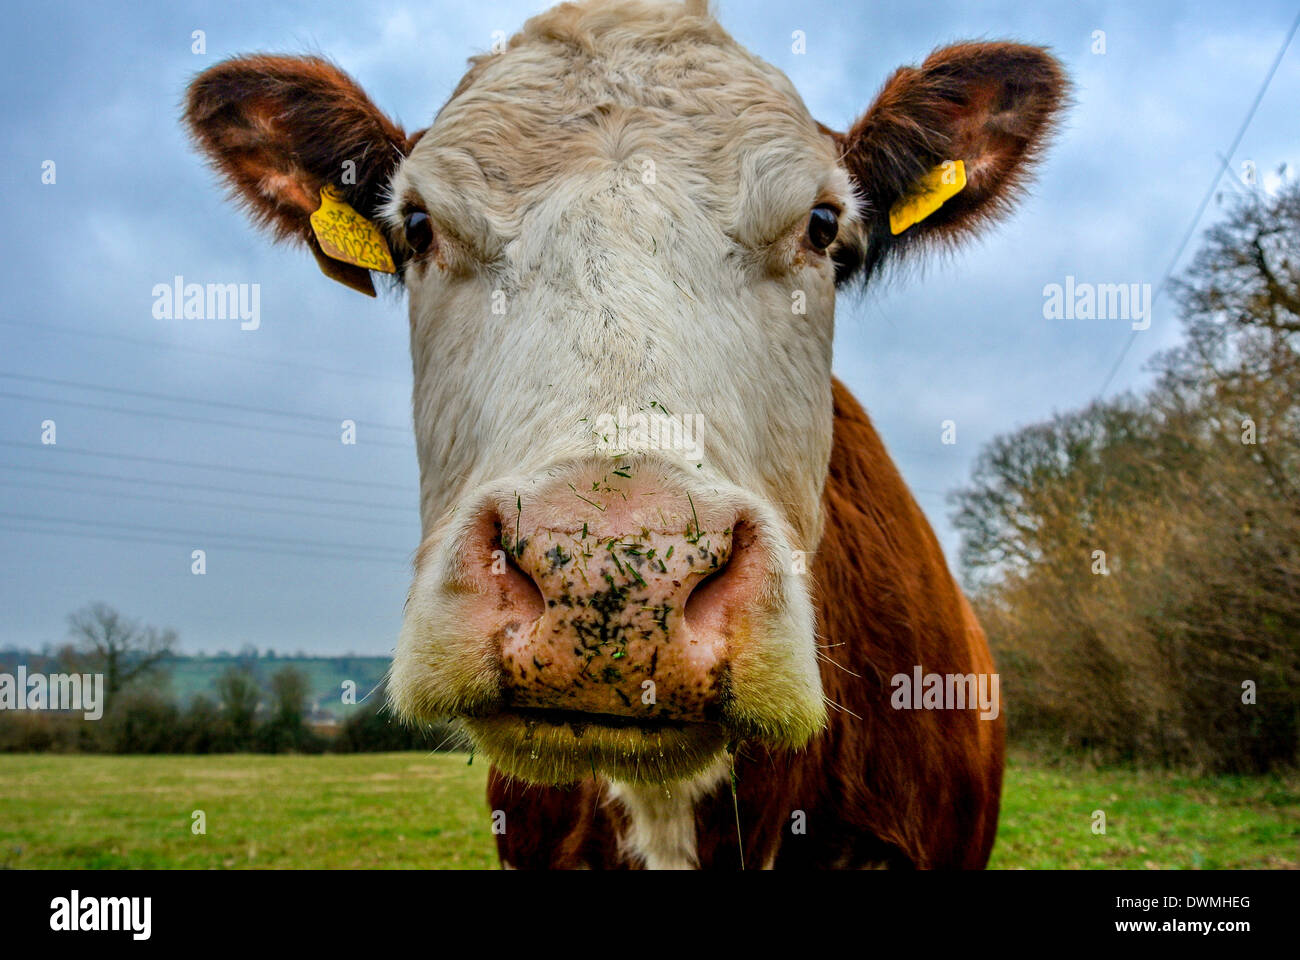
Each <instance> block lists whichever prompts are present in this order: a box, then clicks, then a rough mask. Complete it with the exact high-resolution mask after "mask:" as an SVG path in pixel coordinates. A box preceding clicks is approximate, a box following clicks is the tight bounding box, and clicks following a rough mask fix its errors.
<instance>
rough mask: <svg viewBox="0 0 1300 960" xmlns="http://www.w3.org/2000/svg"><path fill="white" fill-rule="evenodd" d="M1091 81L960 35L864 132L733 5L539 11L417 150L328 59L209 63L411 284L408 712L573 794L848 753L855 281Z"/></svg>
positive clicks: (294, 177)
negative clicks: (810, 750) (831, 535)
mask: <svg viewBox="0 0 1300 960" xmlns="http://www.w3.org/2000/svg"><path fill="white" fill-rule="evenodd" d="M1062 90H1063V82H1062V79H1061V75H1060V73H1059V70H1058V68H1057V66H1056V64H1055V62H1054V61H1053V60H1051V58H1050V57H1048V56H1047V55H1046V54H1044V53H1043V52H1042V51H1040V50H1037V49H1034V48H1026V47H1017V46H1009V45H989V44H981V45H965V46H960V47H953V48H948V49H947V50H944V51H940V52H938V53H936V54H935V55H934V56H932V57H931V58H930V59H929V60H928V61H927V62H926V63H925V64H924V65H923V66H922V67H920V68H919V69H913V68H908V69H905V70H900V71H899V72H898V73H896V74H895V75H894V77H893V78H892V79H891V80H890V81H889V83H888V84H887V85H886V86H885V88H884V90H883V91H882V92H881V94H880V96H879V98H878V100H877V102H876V105H875V106H873V108H872V109H871V110H870V111H869V112H868V113H867V114H866V115H865V116H864V117H863V119H862V120H861V121H860V122H859V123H858V124H857V125H856V126H855V127H854V128H853V130H851V131H850V132H849V133H848V134H843V135H840V134H835V133H832V132H830V131H828V130H826V129H825V128H823V127H821V126H820V125H818V124H817V123H816V122H815V121H814V120H813V119H812V118H811V117H810V116H809V115H808V112H807V110H806V109H805V108H804V106H803V103H802V102H801V100H800V99H799V97H798V95H797V94H796V92H795V91H794V89H793V88H792V87H791V85H790V83H789V82H788V80H787V79H786V78H785V77H784V76H783V75H782V74H781V73H780V72H779V71H777V70H775V69H773V68H772V67H770V66H768V65H766V64H764V63H762V62H761V61H759V60H757V59H756V58H754V57H753V56H751V55H749V54H748V53H746V52H745V51H744V50H742V49H741V48H740V47H738V46H737V45H736V44H735V43H734V42H733V41H732V40H731V39H730V38H729V37H728V36H727V35H726V34H725V33H724V32H723V31H722V29H721V28H720V27H719V26H718V25H717V24H716V23H715V22H714V21H713V20H712V19H711V18H709V17H708V16H707V13H706V12H705V11H704V10H703V9H702V6H701V5H698V4H688V5H686V6H685V7H683V6H681V5H677V4H668V5H659V4H647V3H642V2H621V3H619V2H595V3H589V4H585V5H565V6H562V7H559V8H557V9H556V10H554V11H552V12H550V13H548V14H545V15H543V16H540V17H537V18H535V19H534V20H532V21H530V22H529V23H528V24H527V25H526V26H525V28H524V30H523V32H522V33H521V34H519V35H518V36H517V37H515V38H514V39H513V40H512V41H511V43H510V45H509V47H508V49H506V50H504V51H502V52H498V53H494V54H492V55H487V56H482V57H478V58H475V59H474V60H473V61H472V66H471V68H470V70H469V72H468V74H467V75H466V76H465V78H464V80H463V81H462V82H461V84H460V86H459V87H458V89H457V90H456V92H455V93H454V94H453V96H452V98H451V100H450V101H449V102H448V103H447V104H446V105H445V106H444V107H443V109H442V111H441V112H440V113H439V114H438V116H437V118H436V119H435V120H434V122H433V124H432V125H431V126H430V127H429V128H428V129H427V130H424V131H422V132H421V133H420V134H417V135H415V136H410V137H408V136H407V135H406V134H405V133H404V132H403V131H401V130H400V129H398V128H397V127H396V126H395V125H393V124H392V123H391V122H390V121H388V120H387V119H386V118H385V117H384V116H383V115H382V114H381V113H380V112H379V111H378V110H377V109H376V108H375V107H374V106H373V105H372V104H371V103H370V101H369V100H368V99H367V98H366V97H365V95H364V94H363V93H362V92H361V91H360V90H359V88H357V87H356V86H355V85H354V84H353V83H352V81H351V80H349V79H348V78H347V77H345V76H343V75H342V74H341V73H340V72H339V71H337V70H336V69H335V68H334V67H332V66H331V65H329V64H327V63H325V62H323V61H320V60H317V59H313V58H283V57H251V58H243V59H237V60H233V61H228V62H227V63H225V64H221V65H219V66H217V67H214V68H212V69H211V70H209V71H207V72H206V73H204V74H203V75H201V76H200V77H199V78H198V79H197V80H196V81H195V83H194V84H193V86H192V87H191V91H190V99H189V104H188V113H187V118H188V120H189V122H190V124H191V126H192V129H193V131H194V133H195V136H196V139H197V140H198V142H199V144H200V146H201V147H202V149H204V150H205V151H206V152H207V153H208V154H209V155H210V156H211V157H212V158H213V159H214V160H215V162H216V165H217V167H218V168H219V169H220V170H221V171H222V172H223V173H224V174H225V175H226V176H227V178H228V179H229V181H230V182H231V183H232V184H233V185H234V187H235V188H236V190H237V191H238V192H239V194H240V196H241V197H242V199H243V200H245V201H246V202H247V203H248V204H249V205H250V206H251V208H252V209H253V212H254V213H255V214H256V215H257V216H258V217H259V218H261V219H262V220H264V221H265V222H267V223H269V224H270V225H271V226H272V227H273V228H275V229H276V230H277V231H278V232H279V233H280V234H281V235H283V236H289V237H294V238H300V239H302V240H303V241H305V242H306V243H307V244H308V245H309V246H311V247H312V249H313V251H314V252H315V253H316V254H317V257H318V259H319V260H320V261H321V263H322V266H323V268H325V269H326V272H327V273H329V274H330V275H331V276H334V277H336V278H337V279H341V280H343V281H344V282H347V283H349V284H351V285H353V286H357V287H360V288H362V289H365V288H367V287H368V286H369V278H368V275H367V274H366V272H365V270H363V269H362V268H361V267H358V266H355V265H353V266H349V265H346V264H343V263H341V262H339V261H337V260H335V259H334V258H331V257H329V256H327V255H326V254H325V253H324V252H323V251H322V250H321V242H320V240H319V238H318V237H317V236H316V235H315V234H314V233H313V231H312V228H311V226H310V222H309V216H310V214H311V213H312V212H313V211H315V210H316V209H317V207H318V206H320V205H321V200H320V191H321V188H322V187H325V186H332V187H333V188H334V189H335V190H337V191H338V192H339V193H340V194H341V195H342V196H343V198H344V200H345V201H346V202H347V203H348V204H350V205H351V207H352V208H354V209H355V210H356V211H357V212H358V214H359V215H360V216H363V217H366V218H368V219H369V220H371V221H372V222H373V223H375V224H377V225H378V229H379V230H380V231H381V232H382V235H383V237H384V238H385V240H386V242H387V244H388V245H389V247H390V248H391V251H392V254H393V257H394V260H395V261H396V263H397V264H398V267H399V271H400V277H401V280H402V282H403V283H404V284H405V287H406V290H407V292H408V295H409V298H410V320H411V352H412V357H413V361H414V373H415V386H414V412H415V423H416V433H417V446H418V453H419V460H420V468H421V487H420V489H421V517H422V521H423V536H424V539H423V543H422V544H421V546H420V549H419V552H418V554H417V560H416V565H415V566H416V570H415V578H414V582H413V584H412V586H411V590H410V594H409V597H408V600H407V605H406V615H405V622H404V625H403V628H402V632H401V636H400V638H399V641H398V647H397V656H396V660H395V662H394V666H393V671H392V676H391V680H390V695H391V697H392V700H393V703H394V704H395V705H396V707H397V709H398V711H399V712H400V713H401V714H402V715H403V716H404V717H406V718H407V719H410V720H415V721H420V720H433V719H438V718H441V717H447V716H455V717H459V718H462V719H463V721H464V722H465V724H466V726H467V727H468V729H469V731H470V733H471V735H472V736H473V738H474V739H475V741H476V743H477V744H478V745H479V747H480V748H481V749H482V750H483V751H484V752H485V753H486V754H487V755H488V756H489V757H490V758H491V759H492V760H493V761H494V762H495V763H496V764H498V765H499V766H500V767H502V768H503V769H505V770H507V771H508V772H510V773H513V774H515V775H517V776H520V777H523V778H525V779H529V780H534V781H538V782H552V783H562V782H570V781H573V780H576V779H579V778H581V777H582V776H584V775H586V774H588V773H590V772H592V771H593V770H600V771H603V772H606V773H608V774H609V775H611V776H613V777H615V778H617V779H622V780H628V781H651V782H658V781H668V780H674V779H681V778H684V777H688V776H690V775H692V774H694V773H696V772H698V771H701V770H703V769H705V768H706V767H709V766H711V765H713V761H715V760H716V758H717V757H718V755H719V753H720V752H721V751H722V750H723V749H724V748H725V747H726V746H727V745H728V743H730V742H732V741H735V740H737V739H753V740H757V741H761V742H764V743H766V744H767V745H769V746H773V747H788V748H797V747H800V746H802V745H804V744H806V743H807V742H808V741H809V739H810V738H812V737H813V736H815V735H816V734H817V732H818V730H819V729H820V728H821V726H822V724H823V723H824V719H825V705H824V703H823V695H822V687H821V682H820V679H819V677H820V674H819V669H818V663H817V645H816V633H815V617H814V613H813V601H812V590H813V586H814V585H813V584H812V583H811V582H810V578H809V576H808V572H809V571H810V570H811V560H810V558H811V557H812V555H813V554H814V552H815V551H816V549H817V544H818V540H819V538H820V536H821V531H822V527H823V503H822V490H823V486H824V483H825V479H826V471H827V463H828V459H829V455H830V448H831V440H832V410H831V340H832V332H833V315H834V302H835V288H836V283H837V281H839V282H843V281H845V280H847V279H848V278H849V277H850V276H853V275H855V274H857V275H861V276H865V275H868V274H870V273H872V272H874V270H876V269H877V268H878V267H879V266H880V265H881V264H883V263H884V262H886V261H887V260H888V259H889V258H890V257H891V256H894V255H896V254H897V253H899V252H901V251H902V250H904V249H905V248H907V247H908V246H912V245H914V243H915V242H917V241H924V240H926V239H937V240H942V239H947V238H953V237H956V236H959V235H960V234H961V233H963V232H965V231H969V230H970V229H972V228H973V227H974V226H976V225H978V224H979V223H980V222H981V221H982V220H984V219H987V218H989V217H990V216H991V215H993V214H996V213H997V212H998V211H999V210H1000V209H1002V208H1003V206H1005V201H1006V200H1007V198H1008V197H1009V196H1010V195H1011V192H1012V191H1013V189H1014V187H1015V185H1016V183H1017V180H1018V177H1019V175H1020V171H1021V170H1022V169H1023V167H1024V164H1025V161H1026V160H1028V159H1029V158H1031V157H1032V155H1033V153H1034V151H1035V149H1036V147H1037V145H1038V144H1039V143H1040V141H1041V139H1042V138H1043V136H1044V133H1045V131H1046V128H1047V127H1048V126H1049V124H1050V118H1051V116H1052V114H1053V112H1054V111H1055V109H1056V108H1057V107H1058V106H1059V103H1060V100H1061V97H1062ZM957 161H960V164H958V163H957ZM349 170H350V171H351V173H352V176H351V177H350V178H349V177H347V176H346V175H345V174H346V173H347V172H348V171H349ZM945 170H946V171H948V172H949V173H950V174H951V175H952V177H953V178H954V181H955V178H957V177H959V176H960V178H961V179H962V181H963V183H964V187H963V188H961V189H959V190H958V191H956V192H955V195H951V196H947V201H946V202H945V203H943V204H942V205H941V206H939V207H938V209H937V210H932V211H931V212H930V213H929V215H928V216H927V217H925V219H924V220H922V221H920V222H916V223H914V224H912V225H909V226H906V227H905V228H904V229H902V230H899V229H898V228H899V223H900V220H899V219H898V218H899V211H900V210H903V209H904V208H903V206H902V204H905V203H906V201H907V199H908V197H909V196H910V195H914V194H915V193H916V191H917V189H918V188H917V184H918V183H922V182H924V181H925V178H926V177H927V175H932V176H940V177H942V173H941V171H945ZM932 192H933V191H932ZM944 192H945V195H947V194H954V191H952V190H946V191H944ZM930 206H931V207H933V206H934V204H933V203H931V205H930ZM891 209H893V211H894V213H895V216H894V222H893V224H892V226H891V215H890V211H891ZM863 602H869V598H863Z"/></svg>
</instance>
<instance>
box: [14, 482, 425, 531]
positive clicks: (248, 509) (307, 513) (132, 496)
mask: <svg viewBox="0 0 1300 960" xmlns="http://www.w3.org/2000/svg"><path fill="white" fill-rule="evenodd" d="M0 486H2V487H23V488H26V489H32V490H40V491H43V492H44V491H51V490H53V491H58V492H59V493H75V494H79V495H80V496H90V497H106V498H109V499H113V500H143V501H145V502H146V503H175V504H179V505H181V506H185V507H202V508H206V509H213V510H236V511H239V512H241V513H268V514H272V515H274V516H291V517H311V518H312V519H316V520H334V521H343V522H345V523H370V524H378V525H380V526H385V527H402V528H405V529H408V530H409V529H410V528H411V523H410V522H403V521H401V520H382V519H380V518H378V517H349V516H341V515H339V514H337V513H315V512H313V511H311V510H290V509H288V508H286V507H257V506H253V505H251V504H242V503H212V502H211V501H206V500H183V499H181V498H179V497H160V496H158V495H157V494H152V493H123V492H121V491H117V490H83V489H79V488H77V487H63V486H59V485H58V484H51V483H24V482H23V481H21V480H0Z"/></svg>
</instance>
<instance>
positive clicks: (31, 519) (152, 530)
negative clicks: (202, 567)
mask: <svg viewBox="0 0 1300 960" xmlns="http://www.w3.org/2000/svg"><path fill="white" fill-rule="evenodd" d="M0 519H2V520H12V521H17V522H19V523H46V524H60V523H62V524H69V525H72V526H79V527H92V528H96V529H116V530H124V531H126V532H128V533H147V534H173V535H178V536H184V537H193V538H194V539H195V540H202V541H208V540H243V541H247V542H250V543H254V544H257V545H262V544H271V545H273V546H281V545H284V546H291V547H315V548H318V549H321V550H339V551H348V552H351V551H368V552H370V553H390V554H393V555H395V556H403V557H409V556H410V553H409V552H406V551H401V550H397V549H396V548H394V547H384V546H372V545H369V544H362V543H322V542H320V541H316V540H300V539H298V538H296V537H271V536H265V535H253V534H242V533H204V532H200V531H196V530H182V529H178V528H176V527H150V526H145V525H143V524H134V523H113V522H112V521H109V520H77V519H73V518H67V517H42V516H31V515H29V514H24V513H10V512H8V511H0Z"/></svg>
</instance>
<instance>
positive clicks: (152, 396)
mask: <svg viewBox="0 0 1300 960" xmlns="http://www.w3.org/2000/svg"><path fill="white" fill-rule="evenodd" d="M0 377H3V378H5V379H7V380H22V381H25V382H27V383H43V384H45V385H47V386H54V387H70V388H72V389H75V390H95V391H98V392H100V393H111V394H117V395H118V396H123V397H138V398H140V399H143V400H164V401H167V402H169V403H189V404H195V405H197V406H201V407H221V408H223V409H226V410H239V411H241V412H243V413H257V414H262V415H264V416H272V417H290V418H292V419H295V420H309V421H312V422H314V423H329V424H335V425H337V424H338V423H339V420H338V418H336V417H326V416H323V415H320V414H313V413H298V412H296V411H292V410H275V409H272V408H270V407H254V406H250V405H248V404H243V403H230V402H228V401H225V400H196V399H194V398H193V397H178V396H176V395H175V394H168V393H152V392H150V391H147V390H127V389H124V388H122V387H105V386H101V385H98V384H92V383H83V382H81V381H78V380H59V379H56V378H54V377H37V376H33V375H31V374H25V373H9V372H6V371H3V370H0ZM354 422H355V423H356V424H357V426H364V427H369V428H371V429H372V430H397V431H399V432H401V433H410V431H411V428H410V427H408V426H397V425H395V424H391V423H378V422H376V421H373V420H354Z"/></svg>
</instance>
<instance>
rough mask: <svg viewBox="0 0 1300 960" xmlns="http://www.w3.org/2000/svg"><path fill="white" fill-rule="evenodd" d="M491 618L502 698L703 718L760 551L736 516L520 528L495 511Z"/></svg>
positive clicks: (540, 706) (520, 703)
mask: <svg viewBox="0 0 1300 960" xmlns="http://www.w3.org/2000/svg"><path fill="white" fill-rule="evenodd" d="M493 527H494V532H496V536H497V543H498V544H499V546H498V549H499V550H500V551H501V553H499V554H498V555H497V556H498V558H499V561H500V558H501V557H502V555H504V563H503V564H502V563H500V562H499V566H500V567H503V569H502V571H501V574H500V576H501V577H502V580H501V582H500V589H501V598H500V604H499V610H500V617H501V620H500V625H499V628H498V632H497V640H498V643H499V649H500V662H501V666H502V671H503V674H504V678H503V679H504V688H505V692H506V698H507V700H508V702H509V704H510V705H511V706H513V707H518V708H527V709H534V710H562V711H572V712H578V713H584V714H599V715H605V716H615V717H626V718H628V719H629V720H632V721H634V720H636V719H647V720H649V719H654V720H683V721H693V720H707V719H713V718H714V716H715V714H716V707H717V706H718V702H719V698H720V696H721V694H722V691H723V687H724V676H725V673H726V664H727V654H728V650H729V648H730V647H731V645H732V644H734V643H736V642H741V641H743V638H741V637H738V636H736V635H735V634H736V633H737V625H738V623H739V621H740V620H741V619H742V618H740V617H739V616H737V614H738V613H739V612H740V611H742V610H743V608H744V607H745V606H746V605H747V604H748V603H749V602H751V601H752V599H753V597H754V594H755V592H756V591H757V590H758V589H759V588H760V587H759V585H760V584H761V582H762V580H763V576H762V574H763V566H764V560H763V557H762V554H763V551H762V550H761V549H760V548H758V547H757V546H756V544H755V537H754V535H753V529H752V525H751V524H750V523H749V522H748V521H746V520H744V519H740V518H737V519H736V520H734V521H733V522H732V523H731V524H728V525H723V526H722V527H721V528H720V529H717V530H708V529H697V528H696V527H694V526H693V525H691V524H687V525H686V526H685V528H683V529H678V530H654V529H648V528H646V527H638V528H637V529H635V530H624V531H622V532H621V533H617V534H616V533H612V532H610V529H609V528H608V527H605V528H604V529H602V530H599V531H598V530H595V529H592V528H590V526H589V525H588V524H585V523H584V524H583V525H581V526H576V527H568V526H544V527H537V528H534V529H532V530H527V529H522V528H519V527H518V526H517V525H516V526H512V524H511V522H510V519H509V518H498V520H497V522H496V523H494V524H493Z"/></svg>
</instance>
